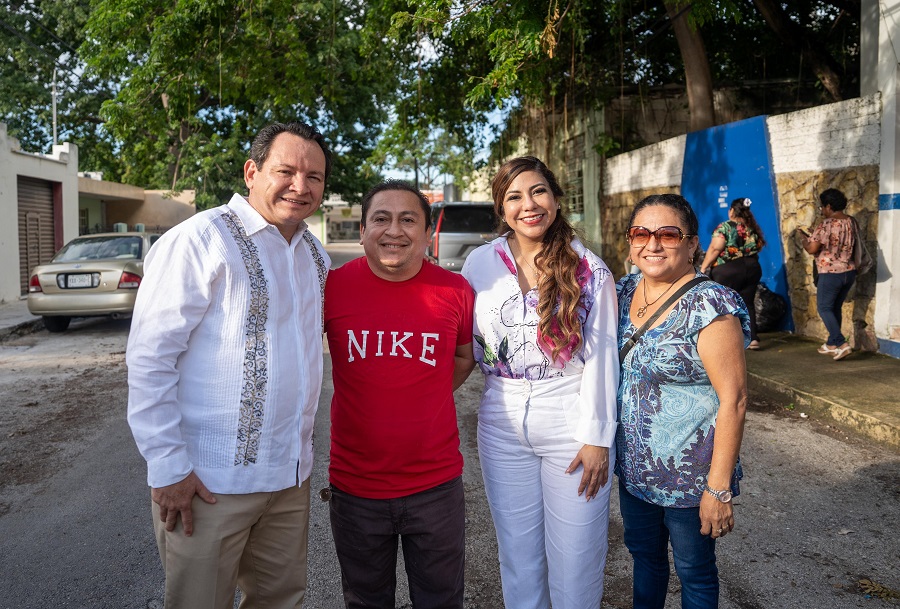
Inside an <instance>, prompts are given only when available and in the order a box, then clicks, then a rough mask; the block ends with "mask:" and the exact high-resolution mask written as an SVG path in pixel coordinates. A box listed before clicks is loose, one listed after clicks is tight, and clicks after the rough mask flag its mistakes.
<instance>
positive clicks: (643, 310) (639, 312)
mask: <svg viewBox="0 0 900 609" xmlns="http://www.w3.org/2000/svg"><path fill="white" fill-rule="evenodd" d="M646 312H647V307H638V310H637V316H638V319H640V318H641V317H643V316H644V313H646Z"/></svg>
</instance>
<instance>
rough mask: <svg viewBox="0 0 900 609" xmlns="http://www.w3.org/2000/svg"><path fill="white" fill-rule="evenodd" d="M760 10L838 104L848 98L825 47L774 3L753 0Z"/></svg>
mask: <svg viewBox="0 0 900 609" xmlns="http://www.w3.org/2000/svg"><path fill="white" fill-rule="evenodd" d="M753 4H755V5H756V10H758V11H759V13H760V14H761V15H762V16H763V19H765V20H766V23H768V24H769V27H770V28H772V31H773V32H775V35H776V36H778V38H779V39H780V40H781V41H782V42H783V43H784V44H785V45H786V46H787V47H789V48H791V49H795V50H797V51H799V52H800V55H801V57H803V61H805V62H807V63H808V64H809V65H810V66H812V69H813V72H815V74H816V76H817V77H818V78H819V80H820V81H821V83H822V86H823V87H825V90H826V91H828V93H829V94H830V95H831V98H832V99H833V100H834V101H841V100H843V99H844V94H843V90H842V88H841V83H842V77H841V69H840V67H839V66H838V64H837V62H836V61H834V59H833V58H832V57H831V55H829V54H828V52H827V51H826V50H825V49H823V48H822V47H821V45H819V44H818V43H817V42H816V41H815V40H814V39H813V38H811V37H810V36H809V35H808V34H807V32H806V30H804V29H803V28H802V27H800V26H799V25H797V24H796V23H794V22H793V21H791V19H790V18H789V17H788V15H787V14H786V13H785V12H784V11H783V10H782V9H781V5H780V3H778V2H774V1H773V0H753Z"/></svg>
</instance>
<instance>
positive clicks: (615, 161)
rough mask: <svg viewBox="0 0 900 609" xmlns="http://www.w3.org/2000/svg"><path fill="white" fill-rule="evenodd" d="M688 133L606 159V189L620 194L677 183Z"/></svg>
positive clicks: (606, 191)
mask: <svg viewBox="0 0 900 609" xmlns="http://www.w3.org/2000/svg"><path fill="white" fill-rule="evenodd" d="M685 139H686V136H684V135H679V136H678V137H673V138H670V139H668V140H664V141H662V142H659V143H656V144H652V145H650V146H644V147H643V148H640V149H639V150H634V151H632V152H626V153H624V154H619V155H616V156H614V157H611V158H609V159H607V160H606V169H605V171H604V174H603V192H604V193H605V194H608V195H611V194H617V193H620V192H631V191H634V190H642V189H646V188H656V187H669V186H678V185H679V184H681V170H682V167H683V166H684V144H685Z"/></svg>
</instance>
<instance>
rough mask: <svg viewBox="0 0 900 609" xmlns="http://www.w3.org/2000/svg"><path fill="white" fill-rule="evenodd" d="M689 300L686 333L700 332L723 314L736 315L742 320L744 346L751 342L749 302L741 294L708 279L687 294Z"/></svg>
mask: <svg viewBox="0 0 900 609" xmlns="http://www.w3.org/2000/svg"><path fill="white" fill-rule="evenodd" d="M685 297H686V298H690V300H689V301H688V303H687V304H688V310H689V311H690V315H689V318H688V327H687V331H686V334H687V335H692V334H698V333H699V332H700V330H702V329H703V328H705V327H706V326H708V325H709V324H711V323H712V322H713V320H714V319H716V318H718V317H721V316H723V315H734V316H735V317H737V318H738V319H740V321H741V331H742V332H743V333H744V346H745V347H746V346H747V345H749V344H750V314H749V313H748V311H747V304H745V303H744V299H743V298H741V296H740V294H738V293H737V292H735V291H734V290H732V289H731V288H726V287H725V286H723V285H720V284H718V283H715V282H712V281H707V282H705V283H703V284H701V285H699V286H697V287H696V288H694V289H693V290H691V291H690V293H689V294H686V295H685Z"/></svg>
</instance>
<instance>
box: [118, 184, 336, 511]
mask: <svg viewBox="0 0 900 609" xmlns="http://www.w3.org/2000/svg"><path fill="white" fill-rule="evenodd" d="M329 266H330V260H329V258H328V255H327V254H326V253H325V251H324V249H323V248H322V245H321V244H320V243H319V242H318V241H317V240H316V239H315V238H314V237H312V235H310V233H309V231H308V230H306V226H305V225H303V226H301V227H300V229H299V230H298V232H297V234H295V235H294V237H293V239H291V242H290V243H288V242H287V240H286V239H285V238H284V237H283V236H282V235H281V233H279V231H278V229H277V228H276V227H275V226H273V225H271V224H269V223H268V222H266V220H265V219H264V218H263V217H262V216H261V215H260V214H259V213H258V212H257V211H256V210H255V209H253V208H252V207H251V206H250V204H249V203H247V201H246V200H245V199H244V198H243V197H241V196H240V195H234V196H233V197H232V199H231V201H230V202H229V203H228V205H224V206H222V207H218V208H215V209H211V210H207V211H204V212H202V213H200V214H197V215H196V216H194V217H193V218H191V219H189V220H186V221H185V222H182V223H181V224H179V225H178V226H176V227H175V228H173V229H171V230H170V231H168V232H167V233H166V234H164V235H163V236H162V237H161V238H160V239H159V241H158V242H157V243H156V244H155V245H154V246H153V248H152V249H151V250H150V252H149V253H148V255H147V259H146V262H145V266H144V279H143V281H142V283H141V287H140V289H139V290H138V296H137V302H136V305H135V310H134V317H133V321H132V325H131V334H130V336H129V339H128V350H127V355H126V361H127V364H128V386H129V396H128V422H129V424H130V425H131V430H132V433H133V434H134V438H135V441H136V442H137V445H138V449H139V450H140V452H141V454H142V455H143V456H144V458H145V459H146V460H147V470H148V475H147V482H148V484H149V485H150V486H151V487H154V488H159V487H163V486H168V485H170V484H174V483H176V482H179V481H180V480H182V479H184V478H185V477H186V476H187V475H188V474H190V472H191V471H194V472H196V474H197V476H198V477H199V478H200V480H201V481H202V482H203V483H204V484H205V485H206V487H207V488H208V489H209V490H210V491H212V492H214V493H225V494H238V493H253V492H271V491H276V490H281V489H285V488H288V487H291V486H294V485H296V484H298V482H302V481H304V480H306V478H308V477H309V475H310V471H311V469H312V431H313V419H314V416H315V412H316V408H317V405H318V400H319V392H320V390H321V386H322V294H323V289H324V284H325V278H326V275H327V271H328V268H329Z"/></svg>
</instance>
